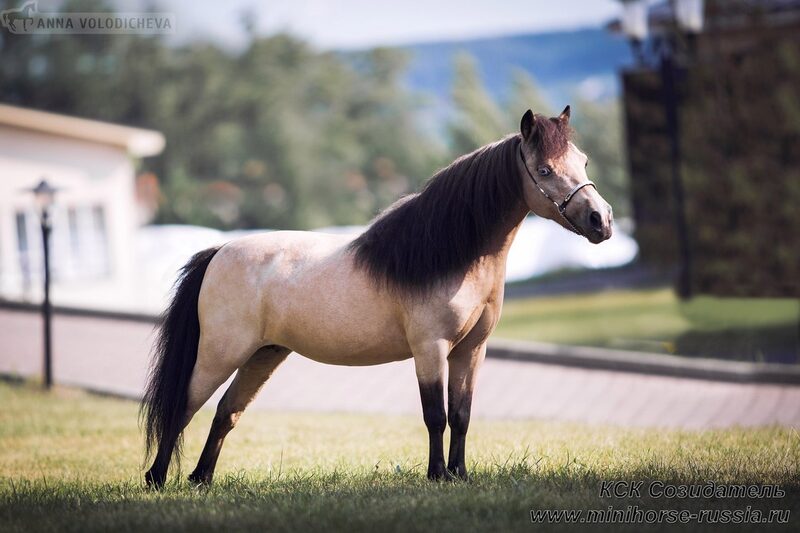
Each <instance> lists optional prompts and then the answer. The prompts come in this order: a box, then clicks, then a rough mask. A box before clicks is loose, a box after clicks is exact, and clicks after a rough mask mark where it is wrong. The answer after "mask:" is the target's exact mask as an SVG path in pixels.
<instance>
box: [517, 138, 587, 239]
mask: <svg viewBox="0 0 800 533" xmlns="http://www.w3.org/2000/svg"><path fill="white" fill-rule="evenodd" d="M519 158H520V160H521V161H522V166H523V167H525V172H527V173H528V176H530V178H531V180H532V181H533V184H534V185H536V188H537V189H539V192H541V193H542V194H543V195H544V197H545V198H547V199H548V200H550V201H551V202H553V205H554V206H556V209H557V210H558V214H559V215H561V218H563V219H564V220H566V221H567V223H568V224H569V225H570V227H571V228H572V231H574V232H575V233H578V234H579V235H583V232H582V231H580V230H579V229H578V228H577V227H575V224H573V223H572V221H571V220H570V219H569V218H568V217H567V204H568V203H569V201H570V200H572V198H574V197H575V195H576V194H577V193H578V191H580V190H581V189H583V188H584V187H588V186H591V187H594V190H597V185H595V184H594V182H593V181H592V180H586V181H584V182H583V183H579V184H577V185H576V186H574V187H573V188H572V190H571V191H569V192H568V193H567V195H566V196H565V197H564V201H563V202H561V203H558V202H556V201H555V200H553V197H552V196H550V195H549V194H547V191H545V190H544V189H543V188H542V186H541V185H539V182H538V181H536V177H535V176H534V175H533V173H532V172H531V170H530V169H529V168H528V163H527V162H526V161H525V156H524V155H523V153H522V145H521V144H520V146H519Z"/></svg>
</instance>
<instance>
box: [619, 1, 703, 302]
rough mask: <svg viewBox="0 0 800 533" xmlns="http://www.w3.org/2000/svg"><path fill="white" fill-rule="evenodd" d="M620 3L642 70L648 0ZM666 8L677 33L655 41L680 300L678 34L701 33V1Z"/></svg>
mask: <svg viewBox="0 0 800 533" xmlns="http://www.w3.org/2000/svg"><path fill="white" fill-rule="evenodd" d="M622 3H623V7H624V11H623V17H622V21H621V22H622V31H623V32H624V33H625V35H626V36H627V37H628V38H629V39H630V41H631V46H632V48H633V51H634V54H635V55H636V58H637V61H639V63H640V65H642V66H643V65H644V63H645V55H644V53H643V49H642V43H643V41H644V40H645V39H646V37H647V34H648V30H649V28H648V20H647V18H648V17H647V9H648V2H647V0H622ZM669 6H670V8H671V11H672V18H673V19H674V21H675V26H676V28H677V30H678V32H676V34H674V35H670V33H669V31H668V30H666V29H665V30H664V35H663V36H662V38H661V39H660V40H659V41H658V42H659V44H660V46H659V49H658V54H659V65H658V66H659V72H660V74H661V88H662V94H663V100H664V116H665V118H666V125H667V134H668V136H669V144H670V174H671V183H672V194H673V199H674V202H675V230H676V233H677V236H678V253H679V255H680V264H679V270H678V283H677V292H678V296H680V297H681V298H689V297H690V296H691V293H692V277H691V264H692V261H691V247H690V246H689V234H688V230H687V224H686V207H685V195H684V188H683V178H682V176H681V162H682V153H681V139H680V132H681V130H680V114H679V106H678V104H679V102H678V83H679V76H680V74H681V72H682V70H680V68H679V67H678V65H677V62H678V55H679V54H678V46H679V40H680V39H679V38H680V37H681V35H680V34H683V35H685V36H687V37H689V39H690V40H691V39H693V37H694V35H696V34H697V33H699V32H700V31H702V29H703V9H704V0H671V1H670V4H669Z"/></svg>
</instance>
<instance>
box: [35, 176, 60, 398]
mask: <svg viewBox="0 0 800 533" xmlns="http://www.w3.org/2000/svg"><path fill="white" fill-rule="evenodd" d="M31 192H33V195H34V197H35V198H36V204H37V205H38V207H39V214H40V222H41V226H42V247H43V250H42V251H43V253H44V300H43V301H42V319H43V322H44V386H45V388H46V389H49V388H50V387H52V386H53V358H52V337H51V322H52V318H53V309H52V306H51V305H50V228H51V218H50V207H51V206H52V205H53V201H54V200H55V194H56V189H55V188H53V187H52V186H50V184H49V183H47V180H44V179H42V181H40V182H39V184H38V185H37V186H36V187H34V188H33V189H31Z"/></svg>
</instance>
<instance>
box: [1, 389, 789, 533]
mask: <svg viewBox="0 0 800 533" xmlns="http://www.w3.org/2000/svg"><path fill="white" fill-rule="evenodd" d="M0 405H2V406H3V408H2V410H0V530H2V531H205V530H213V529H216V530H225V531H228V530H252V531H310V530H313V531H359V530H376V531H434V530H435V531H464V530H468V531H472V530H481V531H529V530H540V529H541V527H542V526H540V525H534V524H532V523H531V518H530V511H531V509H555V510H557V509H601V510H603V509H607V508H608V507H609V506H612V507H613V508H615V509H625V508H626V507H627V506H638V507H639V508H640V509H646V510H649V509H687V510H689V511H690V512H697V511H699V510H701V509H712V510H722V509H728V510H738V509H742V510H744V509H746V508H747V506H751V507H752V508H755V509H763V510H768V509H787V510H790V511H791V518H790V522H789V524H783V525H774V524H773V525H772V526H771V527H770V531H773V530H781V529H784V530H791V529H793V530H795V531H796V530H797V526H798V524H799V523H800V522H798V519H800V479H799V478H798V473H800V436H798V433H797V431H795V430H792V429H783V428H766V429H759V430H726V431H712V432H707V433H689V432H669V431H661V430H624V429H617V428H607V427H589V426H582V425H567V424H557V423H544V422H533V421H507V422H498V421H482V420H476V421H474V423H473V427H472V430H471V432H470V438H469V442H468V463H469V464H470V465H471V466H472V480H471V481H470V482H466V483H465V482H456V483H449V482H444V483H432V482H429V481H427V480H426V479H425V476H424V473H425V464H424V461H425V459H426V456H427V437H426V433H425V430H424V428H423V425H422V420H421V418H417V417H396V416H392V417H381V416H373V415H369V416H368V415H345V414H333V415H331V414H324V415H323V414H290V413H286V414H276V413H267V412H259V411H249V412H247V413H245V415H244V416H243V418H242V420H241V422H240V425H239V427H237V428H236V429H235V430H234V432H233V433H232V434H231V435H230V437H229V439H228V442H227V443H226V446H225V449H224V450H223V452H222V457H221V459H220V464H219V468H218V477H217V480H216V481H215V483H214V485H213V486H212V487H211V488H210V489H198V488H195V487H192V486H190V485H189V484H188V483H186V482H184V481H182V480H183V479H184V474H185V473H187V472H188V471H190V470H191V468H192V467H193V461H194V460H196V458H197V456H198V453H199V450H200V448H201V446H202V443H203V439H204V437H205V432H206V431H207V429H208V425H209V422H210V418H211V415H212V413H211V412H208V411H203V412H201V413H200V414H199V415H198V417H197V418H196V419H195V421H194V422H193V423H192V425H191V427H190V429H189V431H188V435H187V439H186V450H185V454H186V457H185V460H184V465H183V473H182V474H181V476H180V478H178V477H177V476H173V478H172V479H173V481H171V482H170V484H169V485H168V487H167V488H166V490H164V491H163V492H151V491H149V490H147V489H145V488H144V487H143V484H142V482H141V479H142V471H141V468H140V466H141V460H142V455H141V454H142V449H141V436H140V433H139V430H138V428H137V405H136V403H134V402H131V401H126V400H118V399H111V398H101V397H97V396H91V395H88V394H85V393H81V392H77V391H71V390H57V391H55V392H53V393H50V394H45V393H42V392H39V391H38V390H37V389H34V388H32V387H31V386H28V385H8V384H2V385H0ZM610 480H629V481H645V482H648V481H652V480H660V481H664V482H665V483H675V484H693V483H706V482H708V481H714V482H716V483H718V484H724V483H731V484H778V485H780V486H781V488H782V490H784V491H785V493H786V494H785V496H783V497H782V498H772V499H746V498H733V499H703V498H701V499H691V500H679V499H666V498H651V497H648V496H647V494H646V493H644V494H642V495H641V496H640V497H637V496H635V495H631V496H630V497H621V498H616V497H600V494H599V493H600V484H601V482H602V481H610ZM553 527H554V526H552V525H550V526H547V528H548V529H552V528H553ZM596 527H597V528H598V529H602V528H603V526H596ZM605 527H608V526H605ZM614 527H615V528H622V529H627V530H629V531H640V530H642V525H641V524H631V525H626V526H621V525H619V524H617V525H615V526H614ZM661 527H662V528H667V529H675V530H681V531H686V530H696V529H698V528H699V529H704V528H705V529H709V530H719V525H715V526H709V525H707V524H706V525H702V526H698V525H697V524H693V525H692V526H691V529H687V526H677V525H673V526H668V525H666V524H662V526H661ZM585 528H586V526H585V525H580V526H579V525H572V526H563V527H559V528H558V529H559V530H572V529H581V530H583V529H585ZM746 529H752V527H748V528H746Z"/></svg>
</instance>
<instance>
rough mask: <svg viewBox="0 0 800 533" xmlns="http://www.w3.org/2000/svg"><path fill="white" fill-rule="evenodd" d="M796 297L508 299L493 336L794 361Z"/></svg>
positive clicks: (656, 293)
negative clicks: (685, 300) (683, 300)
mask: <svg viewBox="0 0 800 533" xmlns="http://www.w3.org/2000/svg"><path fill="white" fill-rule="evenodd" d="M798 324H800V302H798V300H796V299H790V298H785V299H777V298H776V299H768V298H764V299H755V298H712V297H698V298H694V299H692V300H690V301H688V302H681V301H680V300H678V299H677V298H676V297H675V295H674V294H673V292H672V291H670V290H668V289H652V290H638V291H610V292H602V293H597V294H589V295H568V296H556V297H547V298H529V299H521V300H508V301H506V303H505V305H504V308H503V316H502V318H501V320H500V323H499V324H498V327H497V330H496V331H495V336H497V337H506V338H516V339H524V340H535V341H542V342H554V343H563V344H581V345H587V346H603V347H614V348H622V349H634V350H645V351H654V352H662V353H672V354H678V355H688V356H708V357H720V358H725V359H743V360H753V361H764V360H767V361H777V362H797V357H798V349H799V348H798Z"/></svg>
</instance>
